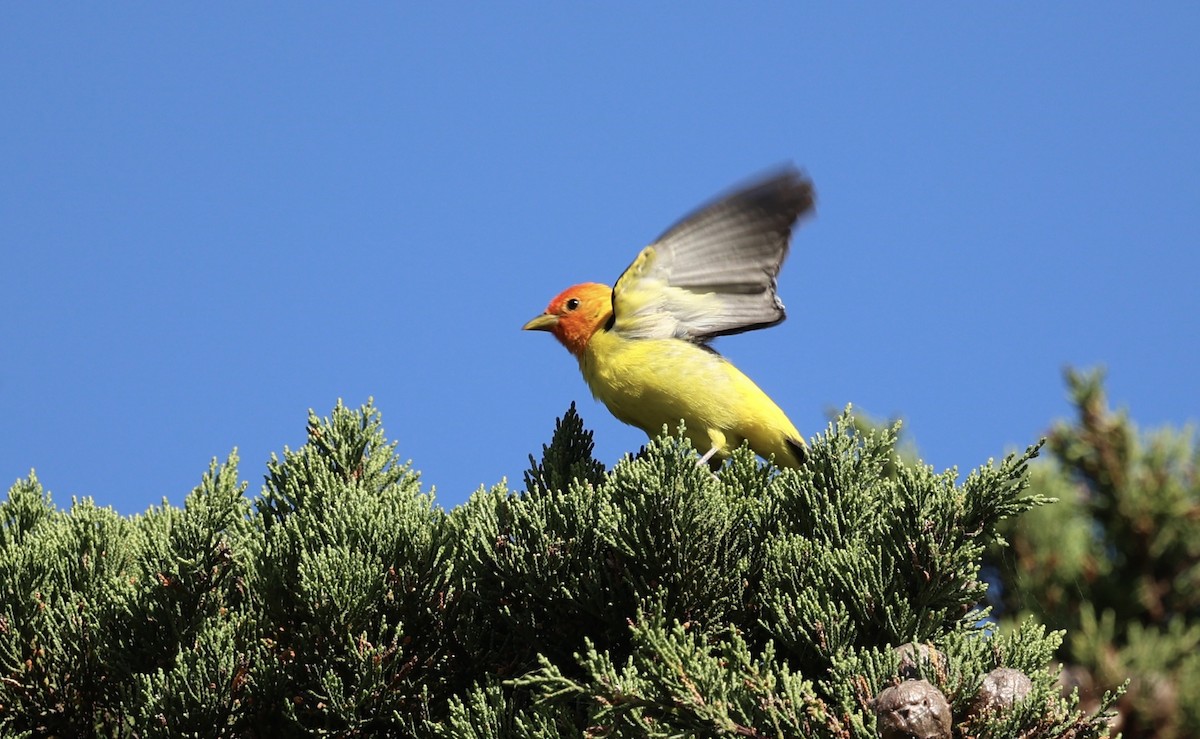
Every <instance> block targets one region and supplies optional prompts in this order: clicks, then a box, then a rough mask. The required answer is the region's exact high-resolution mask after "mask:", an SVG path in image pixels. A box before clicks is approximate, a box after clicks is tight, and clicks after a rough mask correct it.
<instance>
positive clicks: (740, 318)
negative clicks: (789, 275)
mask: <svg viewBox="0 0 1200 739" xmlns="http://www.w3.org/2000/svg"><path fill="white" fill-rule="evenodd" d="M812 206H813V188H812V182H811V181H810V180H809V179H808V178H807V177H805V176H804V175H803V174H801V173H800V171H799V170H797V169H795V168H794V167H790V166H789V167H786V168H784V169H782V170H780V171H778V172H775V173H773V174H770V175H768V176H766V177H763V178H760V179H758V180H756V181H754V182H751V183H750V184H748V185H746V186H744V187H742V188H740V189H738V190H735V191H733V192H732V193H730V194H728V195H726V196H724V197H722V198H719V199H718V200H716V201H714V202H712V203H710V204H708V205H706V206H704V207H702V208H700V209H699V210H698V211H696V212H695V213H692V214H691V215H689V216H687V217H686V218H684V219H683V220H682V221H680V222H679V223H677V224H675V225H674V226H672V227H671V228H670V229H668V230H667V232H666V233H664V234H663V235H662V236H660V237H659V238H658V239H657V240H656V241H655V242H654V243H653V244H651V245H650V246H647V247H646V248H645V249H642V252H641V253H640V254H638V256H637V259H635V260H634V261H633V264H631V265H629V268H628V269H626V270H625V272H624V273H622V274H621V277H620V278H619V279H618V280H617V283H616V286H615V287H613V324H612V325H613V330H615V331H617V332H618V333H620V334H621V335H622V336H626V337H629V338H645V339H662V338H670V337H674V338H679V339H688V340H690V341H700V342H703V341H707V340H708V339H711V338H713V337H716V336H722V335H724V334H735V333H739V332H741V331H750V330H752V329H756V328H763V327H764V326H773V325H774V324H776V323H779V322H780V321H782V320H783V319H784V311H783V303H781V302H780V301H779V297H778V296H777V295H776V294H775V278H776V276H777V275H778V274H779V267H780V265H782V264H783V258H784V257H785V256H787V252H788V244H789V243H790V241H791V236H792V227H793V226H794V225H795V223H796V220H797V219H798V218H799V217H800V216H801V215H803V214H804V213H806V212H808V211H809V210H811V209H812Z"/></svg>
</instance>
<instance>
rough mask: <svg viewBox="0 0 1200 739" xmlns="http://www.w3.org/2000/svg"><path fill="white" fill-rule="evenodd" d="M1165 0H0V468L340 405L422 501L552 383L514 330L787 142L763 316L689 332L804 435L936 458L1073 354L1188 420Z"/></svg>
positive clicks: (1182, 48)
mask: <svg viewBox="0 0 1200 739" xmlns="http://www.w3.org/2000/svg"><path fill="white" fill-rule="evenodd" d="M1197 38H1200V10H1198V9H1197V6H1195V5H1193V4H1186V3H1173V4H1172V3H1161V4H1159V3H1154V4H1139V5H1136V6H1134V5H1130V4H1118V3H1099V4H1097V3H1086V4H1085V3H1075V2H1070V3H1032V2H1031V3H1004V4H989V5H981V4H975V3H970V4H943V5H928V4H921V5H912V4H908V3H893V4H850V3H836V4H835V3H829V4H825V5H824V7H815V6H814V7H803V6H801V5H800V4H786V5H785V4H782V3H779V4H769V5H759V6H752V5H742V4H734V3H699V4H689V5H687V6H686V8H685V6H682V5H669V4H665V3H605V4H582V3H560V4H551V3H508V4H503V5H499V4H495V5H491V6H485V5H467V4H461V5H456V4H452V3H430V4H420V5H418V4H400V3H392V4H384V3H369V4H353V3H351V4H341V3H339V4H320V5H317V4H290V3H286V4H285V3H266V4H264V3H249V4H247V3H238V4H234V3H225V4H180V3H166V4H163V3H122V4H101V5H97V4H57V3H56V4H40V3H6V4H4V5H3V6H2V7H0V100H3V114H2V115H0V260H2V261H0V265H2V269H0V301H3V302H2V303H0V307H2V309H3V317H2V319H0V346H3V347H4V357H3V361H2V362H0V413H2V416H3V424H2V425H0V474H2V475H3V476H4V477H5V478H6V479H5V480H4V487H7V486H8V485H9V484H11V482H12V481H14V480H16V479H17V478H18V477H22V476H24V475H26V474H28V472H29V470H30V469H31V468H36V470H37V474H38V476H39V478H40V479H41V481H42V483H43V484H44V485H46V486H47V487H48V488H49V489H50V490H51V491H52V493H53V495H54V498H55V501H56V502H58V503H59V504H60V505H66V504H69V501H70V498H71V496H74V495H80V496H82V495H90V496H93V497H94V498H95V499H96V501H97V502H98V503H100V504H102V505H111V506H114V507H115V508H116V509H117V510H119V511H120V512H122V513H132V512H137V511H141V510H144V509H145V508H146V507H148V506H150V505H153V504H157V503H158V502H159V501H161V499H162V498H164V497H165V498H168V499H169V500H170V501H171V502H173V503H180V502H182V500H183V498H184V496H185V495H186V494H187V493H188V492H189V491H190V490H191V488H192V487H193V486H195V485H196V484H197V483H198V481H199V479H200V476H201V474H202V473H203V472H204V470H205V469H206V468H207V465H208V463H209V460H210V459H211V458H213V457H219V458H222V459H223V458H224V457H225V456H226V455H227V454H228V453H229V451H230V450H231V449H232V448H233V447H235V446H236V447H238V448H239V450H240V454H241V457H242V468H241V474H242V477H243V478H244V479H246V480H248V481H249V482H250V489H251V492H257V491H258V490H259V487H260V485H261V481H262V476H263V473H264V471H265V463H266V461H267V459H268V458H269V455H270V454H271V452H273V451H275V452H279V451H281V450H282V449H283V447H284V446H285V445H287V446H291V447H296V446H298V445H300V444H302V443H303V442H304V425H305V420H306V412H307V409H309V408H314V409H316V410H317V412H318V413H320V414H322V415H327V414H328V413H329V411H330V409H331V408H332V407H333V405H334V404H335V403H336V401H337V400H338V398H343V399H345V402H346V403H347V404H349V405H354V406H357V405H359V404H361V403H363V402H365V401H366V399H367V398H368V397H369V396H373V397H374V398H375V402H376V404H377V405H378V407H379V408H380V409H381V410H382V412H383V418H384V425H385V427H386V429H387V432H388V435H389V437H390V438H393V439H395V440H397V441H398V442H399V453H400V454H401V455H402V456H403V457H404V458H411V459H412V460H413V464H414V466H415V467H416V468H417V469H419V470H421V471H422V473H423V480H424V482H425V483H426V485H428V486H434V487H436V490H437V496H438V501H439V502H440V503H441V504H442V505H443V506H446V507H452V506H454V505H457V504H459V503H461V502H462V501H463V500H464V499H465V498H466V497H467V496H468V495H469V494H470V493H471V492H472V491H474V490H475V489H477V488H479V486H481V485H492V484H495V483H497V482H499V480H500V479H501V478H502V477H505V476H507V477H508V479H509V481H510V482H511V483H512V484H513V485H514V486H518V485H520V481H521V472H522V470H523V469H524V468H525V467H526V465H527V455H528V454H530V453H537V452H538V451H539V450H540V448H541V444H543V443H545V442H547V441H548V440H549V438H550V434H551V431H552V429H553V426H554V419H555V417H556V416H558V415H561V414H562V413H563V411H564V410H565V409H566V408H567V406H568V404H569V403H570V402H571V401H572V400H576V401H579V403H580V410H581V413H582V414H583V416H584V419H585V421H586V422H587V424H588V425H589V426H590V427H591V428H592V429H593V430H594V431H595V433H596V440H597V450H598V455H599V457H600V458H601V459H602V460H604V461H605V462H606V463H612V462H614V461H615V460H616V459H617V458H619V457H620V456H621V455H622V454H623V453H624V452H626V451H631V450H636V449H637V448H638V447H639V446H640V445H641V444H642V443H643V442H644V436H643V435H642V433H641V432H640V431H638V430H637V429H633V428H630V427H625V426H622V425H621V424H620V423H619V422H617V421H615V420H614V419H612V418H611V417H610V416H609V415H608V413H607V412H606V411H605V410H604V409H603V408H602V407H600V406H599V405H597V404H596V403H595V401H593V400H592V399H591V397H590V395H589V393H588V391H587V389H586V387H585V386H584V384H583V381H582V379H581V378H580V377H579V374H578V370H577V368H576V366H575V362H574V360H573V359H572V358H571V357H570V356H569V355H568V354H567V353H566V352H565V351H564V350H563V349H562V348H561V347H559V346H558V345H557V344H556V343H555V342H554V341H553V340H552V339H551V338H550V337H549V336H547V335H544V334H523V333H522V332H521V331H519V330H518V329H519V327H520V326H521V324H522V323H524V322H525V321H526V320H527V319H528V318H530V317H532V316H533V315H535V314H536V313H538V312H540V311H541V310H542V308H543V307H544V306H545V304H546V303H547V301H548V300H549V299H550V298H551V297H552V296H553V295H554V294H556V293H557V292H558V291H559V290H560V289H562V288H563V287H566V286H567V285H569V284H572V283H575V282H581V281H587V280H597V281H604V282H611V281H612V280H614V279H615V278H616V277H617V275H619V274H620V272H621V271H622V270H623V269H624V268H625V266H626V265H627V264H628V263H629V262H630V261H631V260H632V258H633V257H634V255H635V254H636V252H637V250H638V249H639V248H640V247H641V246H643V245H644V244H645V243H647V242H648V241H649V240H650V239H652V238H653V237H654V236H656V235H657V234H659V233H660V232H661V231H662V230H663V229H664V228H666V227H667V226H668V225H670V224H671V223H672V222H674V221H675V220H676V219H677V218H678V217H680V216H681V215H683V214H684V213H685V212H687V211H689V210H690V209H692V208H693V207H695V206H696V205H698V204H700V203H701V202H703V201H704V200H706V199H708V198H709V197H711V196H712V195H714V194H716V193H718V192H720V191H723V190H724V189H725V188H727V187H728V186H730V185H731V184H734V183H736V182H738V181H740V180H742V179H744V178H745V177H747V176H748V175H751V174H753V173H756V172H758V171H761V170H762V169H764V168H766V167H769V166H771V165H773V164H777V163H779V162H782V161H788V160H791V161H794V162H796V163H797V164H798V165H799V166H801V167H803V168H804V169H805V170H806V171H807V172H808V173H809V174H810V175H811V176H812V178H813V179H814V181H815V183H816V187H817V191H818V198H819V200H818V211H817V216H816V218H815V219H813V220H811V221H809V222H808V223H807V224H806V225H805V226H804V227H803V228H802V229H801V230H800V231H799V232H798V234H797V238H796V240H795V242H794V244H793V250H792V253H791V256H790V257H789V260H788V262H787V263H786V264H785V266H784V270H783V274H782V275H781V280H780V293H781V296H782V298H783V300H784V302H785V303H786V305H787V306H788V311H789V317H788V320H787V321H786V322H785V323H783V324H782V325H780V326H777V327H774V328H772V329H769V330H765V331H759V332H753V333H750V334H743V335H740V336H734V337H727V338H724V339H721V340H719V341H718V343H717V348H718V349H719V350H721V351H722V353H724V354H725V355H726V356H728V357H730V358H731V359H732V360H733V361H734V362H735V363H736V364H738V365H739V367H741V368H742V369H743V370H744V371H745V372H746V373H747V374H749V375H750V376H751V377H753V378H754V379H755V380H756V381H757V382H758V383H759V384H760V385H761V386H762V387H763V388H764V389H765V390H766V391H767V392H768V393H769V394H771V395H772V396H773V397H774V398H775V400H776V401H777V402H778V403H779V404H780V405H781V406H782V407H783V408H784V409H786V410H787V411H788V413H789V415H791V417H792V419H793V421H795V422H796V424H797V425H798V426H799V427H800V428H801V429H802V430H803V431H805V432H806V433H809V434H814V433H817V432H819V431H820V430H822V429H823V427H824V426H825V423H826V418H827V414H828V412H829V410H830V409H840V408H841V407H843V406H844V405H845V404H847V403H853V404H854V405H855V406H856V407H858V408H861V409H864V410H865V411H867V412H869V413H872V414H875V415H876V416H902V417H903V418H904V419H905V420H906V423H907V427H906V428H907V430H908V432H909V433H910V434H911V435H912V437H913V438H914V439H915V441H916V443H917V445H918V446H919V448H920V450H921V452H922V454H923V456H924V457H925V459H926V461H928V462H929V463H931V464H933V465H935V466H936V467H938V468H944V467H949V466H954V465H957V466H958V467H959V468H960V469H963V470H966V469H969V468H972V467H975V466H977V465H979V464H982V463H984V462H986V461H987V459H988V458H989V457H999V456H1000V455H1002V454H1003V453H1004V452H1005V451H1008V450H1011V449H1013V448H1017V447H1021V448H1023V447H1024V446H1025V445H1026V444H1029V443H1031V442H1033V441H1034V440H1036V439H1037V438H1038V436H1039V435H1040V434H1042V433H1043V432H1044V431H1045V429H1046V428H1047V427H1048V425H1049V423H1050V422H1051V421H1052V420H1053V419H1055V418H1057V417H1061V416H1063V415H1065V414H1066V413H1067V412H1068V406H1067V403H1066V400H1065V394H1064V389H1063V383H1062V379H1061V368H1062V367H1063V366H1064V365H1066V364H1073V365H1077V366H1091V365H1095V364H1104V365H1106V366H1107V367H1108V371H1109V383H1108V384H1109V390H1110V394H1111V396H1112V398H1113V401H1114V402H1115V403H1117V404H1119V405H1124V406H1127V407H1128V408H1129V409H1130V411H1131V413H1132V415H1133V417H1134V418H1135V419H1136V420H1138V421H1139V422H1140V423H1141V424H1142V425H1144V426H1157V425H1161V424H1176V425H1179V424H1183V423H1186V422H1188V421H1190V420H1193V419H1196V418H1198V417H1200V392H1198V391H1200V371H1198V369H1197V366H1198V364H1200V361H1198V360H1200V330H1198V323H1200V320H1198V318H1197V316H1198V315H1200V256H1198V249H1197V246H1198V244H1197V233H1200V146H1198V145H1197V140H1198V139H1197V135H1198V132H1200V54H1198V53H1197V51H1196V46H1195V43H1196V39H1197Z"/></svg>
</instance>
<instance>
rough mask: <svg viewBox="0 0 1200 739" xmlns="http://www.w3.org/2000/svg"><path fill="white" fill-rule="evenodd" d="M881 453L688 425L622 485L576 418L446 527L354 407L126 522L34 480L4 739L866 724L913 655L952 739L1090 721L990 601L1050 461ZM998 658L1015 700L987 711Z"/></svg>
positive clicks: (18, 499)
mask: <svg viewBox="0 0 1200 739" xmlns="http://www.w3.org/2000/svg"><path fill="white" fill-rule="evenodd" d="M894 446H895V432H894V430H884V431H879V432H871V433H868V432H864V431H862V430H860V429H859V428H857V427H856V426H855V423H854V421H853V419H852V418H850V417H849V415H848V414H847V415H843V417H842V418H840V419H838V421H837V422H836V424H834V425H832V426H831V427H830V428H829V429H828V430H827V431H826V432H825V433H824V434H823V435H822V436H820V437H819V438H817V439H816V440H815V441H814V443H813V444H812V448H811V458H810V461H809V463H808V465H807V466H806V467H805V468H804V469H802V470H799V471H791V470H789V471H779V470H776V469H775V468H774V467H772V466H770V465H764V464H762V463H760V462H759V461H757V460H756V459H755V457H754V455H753V454H752V453H751V452H750V451H749V450H748V449H745V448H744V449H742V450H740V451H738V452H737V453H735V454H734V455H733V457H732V458H731V459H730V460H729V461H728V462H727V463H726V464H725V465H724V466H723V467H722V468H721V469H720V470H719V472H718V473H717V474H713V473H712V472H710V471H709V469H708V468H707V467H704V466H700V465H698V464H697V456H696V453H695V451H694V450H693V449H691V447H690V446H689V444H688V443H687V441H686V440H685V438H684V437H683V436H682V435H675V436H663V437H660V438H658V439H655V440H653V441H652V442H651V443H650V444H649V445H648V446H647V447H646V449H645V450H644V451H643V452H642V453H641V454H639V455H638V456H637V457H636V458H634V457H627V458H625V459H622V460H621V461H620V462H618V463H617V464H616V465H615V467H614V468H613V469H612V470H611V471H609V470H605V468H604V467H603V465H601V464H600V463H599V462H597V461H595V460H594V459H593V458H592V440H591V434H590V432H588V431H586V430H585V429H584V426H583V423H582V420H581V419H580V418H579V417H578V414H577V413H576V412H575V411H574V408H572V409H571V410H569V411H568V413H567V414H566V416H564V418H563V419H561V420H560V421H559V422H558V424H557V426H556V429H555V432H554V436H553V439H552V441H551V443H550V444H549V445H548V446H546V447H544V449H543V454H542V457H541V459H540V460H533V459H531V460H530V461H531V465H530V470H529V471H528V472H527V473H526V475H525V489H524V490H522V491H512V490H508V489H506V488H505V487H504V486H502V485H501V486H497V487H495V488H493V489H491V490H481V491H479V492H477V493H476V494H475V495H473V496H472V497H471V498H470V500H468V501H467V502H466V503H465V504H464V505H462V506H460V507H458V508H456V509H454V510H452V511H449V512H445V511H443V510H441V509H440V508H438V507H436V506H435V504H434V501H433V499H432V496H430V495H429V494H427V493H424V492H422V490H421V486H420V480H419V478H418V476H417V474H416V473H415V472H414V471H413V470H412V469H411V468H410V466H409V465H408V464H407V463H402V462H401V460H400V459H399V457H398V456H397V455H396V450H395V445H394V444H392V443H389V442H388V441H387V440H386V438H385V436H384V433H383V429H382V425H381V420H380V416H379V413H378V411H376V409H375V408H374V407H373V406H371V405H370V404H368V405H366V406H364V407H362V408H359V409H348V408H346V407H344V406H342V405H341V404H340V403H339V404H338V406H337V407H336V408H334V410H333V413H332V414H331V416H330V417H328V418H318V417H317V416H315V415H312V414H310V417H309V422H308V440H307V442H306V443H305V444H304V445H303V446H302V447H301V448H299V449H297V450H294V451H293V450H286V449H285V450H284V452H283V455H282V458H278V457H272V459H271V461H270V462H269V463H268V465H267V475H266V482H265V485H264V487H263V489H262V492H261V493H260V494H259V495H258V496H257V497H255V498H254V499H253V500H248V499H247V497H246V496H245V494H244V493H245V487H246V486H245V484H244V483H239V482H238V480H237V458H236V456H231V457H230V459H229V460H228V461H227V462H226V463H225V464H224V465H217V464H216V463H214V464H213V466H212V467H211V468H210V470H209V471H208V473H207V474H206V475H204V477H203V478H202V481H201V484H200V485H199V486H198V487H197V488H196V489H195V490H194V491H193V492H192V494H191V495H189V496H188V498H187V500H186V501H185V504H184V506H183V508H181V509H179V508H173V507H171V506H169V505H166V504H164V505H162V506H160V507H155V508H152V509H150V510H149V511H147V512H146V513H145V514H142V515H139V516H132V517H129V518H121V517H119V516H117V515H115V514H114V513H112V512H111V511H108V510H105V509H100V508H97V507H95V506H94V505H93V504H91V503H90V502H89V501H77V502H76V503H75V504H74V505H73V506H72V508H71V509H70V510H69V511H66V512H64V511H59V510H57V509H55V508H54V506H53V505H52V503H51V501H50V499H49V496H48V495H47V494H46V493H45V492H44V491H43V490H42V489H41V487H40V486H39V485H38V483H37V480H36V478H34V477H33V476H32V475H31V476H30V477H29V478H28V479H26V480H21V481H18V483H17V484H16V485H14V486H13V488H12V489H11V490H10V492H9V497H8V500H7V501H6V502H4V503H0V524H2V527H0V594H2V595H3V602H2V603H0V732H2V733H4V734H6V735H21V734H32V735H39V736H41V735H58V736H83V735H103V736H137V737H141V736H180V735H186V736H300V735H329V736H397V737H468V738H470V737H478V738H480V739H483V738H484V737H555V736H593V737H602V736H609V737H627V736H646V737H684V736H698V737H719V736H759V737H767V736H771V737H792V736H813V737H868V736H874V735H875V717H874V713H873V710H874V709H873V705H872V700H873V698H874V696H875V695H876V694H878V693H879V691H881V690H882V689H884V688H886V687H888V686H890V685H893V684H896V683H898V682H900V680H901V679H902V672H903V670H904V669H908V668H902V665H901V658H900V657H899V656H898V653H897V652H896V650H895V649H893V647H895V646H897V645H899V644H901V643H906V642H920V643H924V644H929V645H933V646H935V647H936V648H937V649H939V650H940V652H938V653H937V654H938V655H940V656H938V657H937V658H936V659H932V658H923V659H918V660H917V661H916V664H915V665H913V666H912V668H911V669H912V670H915V671H916V672H917V673H919V674H920V675H921V676H923V677H925V678H926V679H927V680H929V681H930V683H932V684H933V685H935V686H937V687H938V688H939V689H940V690H942V691H943V692H944V693H945V695H946V696H947V698H948V699H949V701H950V704H951V705H952V706H953V708H954V716H955V720H956V722H957V723H958V726H959V730H960V731H961V732H963V733H964V734H966V733H970V735H973V736H997V737H998V736H1012V735H1016V734H1023V735H1025V736H1029V737H1034V736H1068V735H1069V736H1078V737H1091V736H1100V735H1103V734H1104V731H1105V724H1104V719H1103V717H1102V716H1098V715H1085V714H1084V713H1082V712H1080V711H1079V710H1078V708H1077V707H1076V706H1075V704H1074V703H1073V702H1072V701H1071V700H1067V699H1063V698H1061V697H1059V695H1058V693H1057V691H1056V689H1055V677H1056V676H1055V674H1054V673H1053V672H1052V671H1048V670H1047V664H1048V661H1049V659H1050V655H1051V654H1052V653H1053V651H1054V649H1055V648H1056V647H1057V646H1058V644H1059V642H1060V639H1061V635H1060V634H1058V633H1047V632H1046V631H1045V630H1044V629H1043V628H1042V627H1040V626H1038V625H1036V624H1032V623H1025V624H1023V625H1021V626H1019V627H1017V628H1014V629H1012V630H1010V631H1005V632H1003V633H1000V632H996V631H995V630H994V629H993V628H992V627H991V626H990V625H989V623H988V622H987V621H986V614H985V613H983V612H981V611H979V610H977V608H978V605H979V602H980V600H981V598H982V596H983V594H984V591H985V586H984V585H983V584H982V580H981V578H980V572H979V570H980V566H979V563H980V558H981V552H982V551H983V549H984V547H986V546H988V545H989V544H991V543H994V542H997V541H999V529H998V526H999V525H1000V522H1001V521H1003V520H1004V519H1005V518H1008V517H1012V516H1017V515H1019V514H1022V513H1023V512H1024V511H1026V510H1028V509H1030V508H1031V507H1034V506H1037V505H1039V504H1040V503H1042V502H1044V501H1043V499H1042V498H1040V497H1038V496H1030V495H1027V494H1026V493H1025V487H1026V484H1027V479H1028V463H1029V460H1030V459H1031V458H1032V457H1033V456H1034V454H1035V453H1036V449H1030V450H1029V451H1028V452H1026V454H1024V455H1020V456H1010V457H1009V458H1007V459H1005V460H1004V461H1003V462H1002V463H1000V464H999V465H990V464H989V465H988V466H985V467H982V468H980V469H978V470H975V471H974V472H972V473H971V474H970V475H969V476H968V477H967V478H966V479H965V480H963V481H961V482H960V481H959V480H958V477H957V474H956V473H955V472H954V471H949V472H944V473H935V472H934V471H933V470H932V469H930V468H928V467H925V466H922V465H919V464H909V463H906V462H904V461H903V460H902V459H901V458H900V457H899V456H898V455H896V454H895V449H894ZM1097 623H1098V624H1099V625H1098V626H1097V628H1101V627H1102V626H1103V622H1102V621H1099V622H1097ZM1001 665H1003V666H1008V667H1014V668H1018V669H1021V670H1023V671H1024V672H1025V673H1026V674H1028V675H1029V676H1030V677H1031V679H1032V681H1033V686H1034V687H1033V689H1032V691H1031V693H1030V695H1029V696H1028V697H1027V698H1026V699H1024V700H1023V701H1021V702H1020V703H1019V704H1018V705H1017V706H1016V707H1014V708H1013V709H1012V710H1009V711H1006V712H998V713H997V712H993V713H988V714H982V715H975V714H974V713H973V712H972V709H971V704H972V700H973V699H974V696H975V693H976V691H977V690H978V689H979V686H980V684H981V681H982V679H983V675H984V674H985V673H987V672H988V671H989V670H991V669H992V668H994V667H997V666H1001Z"/></svg>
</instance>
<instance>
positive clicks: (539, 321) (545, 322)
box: [521, 313, 558, 331]
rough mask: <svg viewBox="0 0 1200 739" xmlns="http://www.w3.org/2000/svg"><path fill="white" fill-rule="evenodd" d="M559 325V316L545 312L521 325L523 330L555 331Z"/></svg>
mask: <svg viewBox="0 0 1200 739" xmlns="http://www.w3.org/2000/svg"><path fill="white" fill-rule="evenodd" d="M556 325H558V316H555V315H551V314H549V313H543V314H542V315H540V316H538V317H537V318H535V319H533V320H532V321H530V322H529V323H527V324H525V325H524V326H522V327H521V330H522V331H553V330H554V327H555V326H556Z"/></svg>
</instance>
